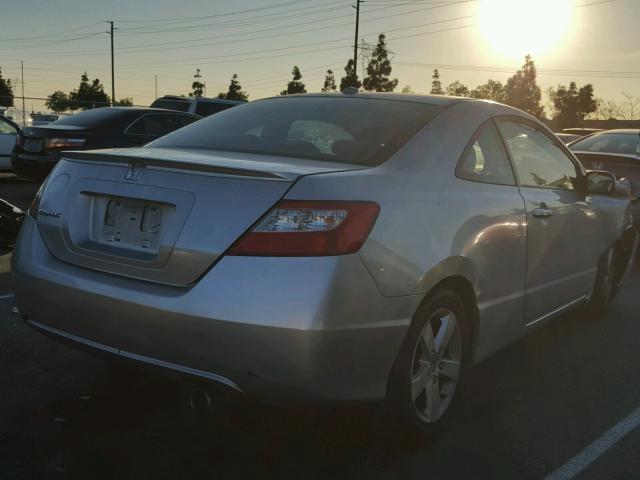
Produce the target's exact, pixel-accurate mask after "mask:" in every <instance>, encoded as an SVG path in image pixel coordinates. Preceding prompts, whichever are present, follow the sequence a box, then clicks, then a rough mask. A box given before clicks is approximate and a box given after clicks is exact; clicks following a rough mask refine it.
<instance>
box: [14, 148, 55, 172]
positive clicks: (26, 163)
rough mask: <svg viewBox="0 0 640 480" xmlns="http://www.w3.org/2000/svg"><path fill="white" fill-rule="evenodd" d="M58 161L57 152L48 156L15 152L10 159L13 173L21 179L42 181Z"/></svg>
mask: <svg viewBox="0 0 640 480" xmlns="http://www.w3.org/2000/svg"><path fill="white" fill-rule="evenodd" d="M58 160H60V153H59V152H52V153H49V154H46V155H45V154H38V153H27V152H24V151H20V150H16V151H15V152H14V153H13V156H12V157H11V165H12V167H13V170H14V171H15V173H17V174H18V175H19V176H21V177H27V178H35V179H43V178H45V177H46V176H47V175H49V172H51V170H52V169H53V167H54V166H55V165H56V163H57V162H58Z"/></svg>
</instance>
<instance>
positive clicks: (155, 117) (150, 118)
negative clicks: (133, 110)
mask: <svg viewBox="0 0 640 480" xmlns="http://www.w3.org/2000/svg"><path fill="white" fill-rule="evenodd" d="M195 120H197V118H195V117H190V116H188V115H171V114H168V113H167V114H161V113H151V114H146V115H143V116H142V117H140V118H139V119H138V120H136V121H135V122H133V123H132V124H131V126H129V128H127V130H126V133H129V134H133V135H149V136H158V137H159V136H162V135H166V134H167V133H169V132H173V131H174V130H177V129H179V128H182V127H184V126H185V125H189V124H190V123H192V122H194V121H195Z"/></svg>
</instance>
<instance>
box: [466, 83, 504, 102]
mask: <svg viewBox="0 0 640 480" xmlns="http://www.w3.org/2000/svg"><path fill="white" fill-rule="evenodd" d="M469 96H470V97H471V98H481V99H483V100H493V101H494V102H500V103H504V101H505V99H506V93H505V91H504V85H502V82H500V81H498V80H491V79H489V80H487V83H485V84H483V85H478V86H477V87H476V88H475V89H473V90H471V92H469Z"/></svg>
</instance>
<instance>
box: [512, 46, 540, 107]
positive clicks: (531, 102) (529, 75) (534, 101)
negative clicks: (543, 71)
mask: <svg viewBox="0 0 640 480" xmlns="http://www.w3.org/2000/svg"><path fill="white" fill-rule="evenodd" d="M541 99H542V92H541V90H540V87H539V86H538V84H537V83H536V67H535V64H534V63H533V60H532V59H531V55H527V56H526V57H525V59H524V65H523V66H522V68H521V69H520V70H518V71H517V72H516V73H515V75H514V76H513V77H511V78H509V80H507V84H506V86H505V103H506V104H507V105H511V106H512V107H516V108H519V109H520V110H524V111H525V112H528V113H530V114H531V115H533V116H534V117H537V118H542V116H543V115H544V108H543V107H542V105H541V104H540V100H541Z"/></svg>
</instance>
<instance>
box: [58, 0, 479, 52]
mask: <svg viewBox="0 0 640 480" xmlns="http://www.w3.org/2000/svg"><path fill="white" fill-rule="evenodd" d="M474 1H477V0H464V3H469V2H474ZM461 3H463V2H461ZM443 6H447V5H438V6H435V7H433V6H432V7H428V8H419V9H414V10H409V11H405V12H399V13H395V14H391V15H383V16H377V17H373V18H365V19H364V20H365V21H366V22H372V21H377V20H388V19H389V18H393V17H398V16H404V15H410V14H413V13H419V12H424V11H428V10H433V9H435V8H441V7H443ZM388 8H392V7H382V8H376V9H373V10H369V12H370V13H371V12H377V11H379V10H386V9H388ZM337 18H344V16H342V15H341V16H337V17H329V18H324V19H319V20H318V19H316V20H310V21H307V22H297V23H295V24H294V25H291V27H300V26H303V25H309V24H317V23H321V22H326V21H329V20H334V19H337ZM350 25H352V22H345V23H339V24H334V25H331V26H319V27H317V28H311V29H305V30H299V31H296V32H280V33H277V34H274V35H264V36H260V37H249V38H240V39H235V40H229V41H223V42H215V43H211V44H200V45H198V46H206V45H216V46H217V45H224V44H236V43H240V42H248V41H254V40H265V39H268V38H276V37H282V36H289V35H296V34H302V33H308V32H313V31H320V30H327V29H333V28H339V27H343V26H350ZM283 28H284V27H281V26H276V27H270V28H265V29H260V30H254V31H252V32H249V34H255V33H261V32H269V31H273V30H278V31H281V30H282V29H283ZM242 35H247V33H246V32H239V33H231V34H224V35H215V36H212V37H201V38H196V39H192V40H182V41H177V42H162V43H157V42H155V43H148V44H143V45H135V46H129V47H122V48H120V49H119V50H118V51H119V52H122V54H135V53H140V52H154V51H166V50H178V49H184V48H192V46H191V45H189V46H173V47H167V48H145V47H147V46H152V47H162V46H163V45H177V44H186V43H189V44H191V43H196V42H202V41H205V40H217V39H221V38H229V37H234V36H242ZM104 52H106V51H105V50H104V49H100V50H80V51H76V52H70V53H62V54H59V55H93V54H95V53H104Z"/></svg>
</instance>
